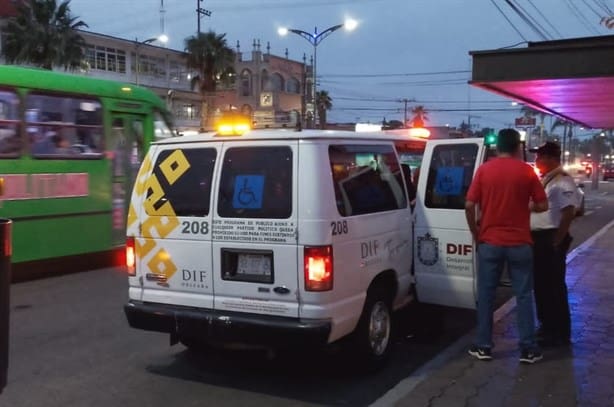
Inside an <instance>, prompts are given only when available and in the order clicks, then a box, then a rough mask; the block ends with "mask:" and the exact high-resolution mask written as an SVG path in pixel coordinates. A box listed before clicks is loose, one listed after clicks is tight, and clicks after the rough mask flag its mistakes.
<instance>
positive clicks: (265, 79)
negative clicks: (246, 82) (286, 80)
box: [260, 69, 272, 92]
mask: <svg viewBox="0 0 614 407" xmlns="http://www.w3.org/2000/svg"><path fill="white" fill-rule="evenodd" d="M271 90H272V89H271V78H270V77H269V72H268V71H267V70H266V69H263V70H262V74H261V75H260V91H261V92H264V91H271Z"/></svg>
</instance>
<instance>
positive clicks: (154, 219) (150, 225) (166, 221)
mask: <svg viewBox="0 0 614 407" xmlns="http://www.w3.org/2000/svg"><path fill="white" fill-rule="evenodd" d="M177 226H179V221H178V220H177V218H176V217H175V216H150V217H148V218H147V220H145V222H143V236H144V237H153V238H155V237H160V238H165V237H166V236H168V234H169V233H171V232H172V231H173V229H175V228H176V227H177ZM154 230H155V231H157V232H158V236H155V235H154V234H153V231H154Z"/></svg>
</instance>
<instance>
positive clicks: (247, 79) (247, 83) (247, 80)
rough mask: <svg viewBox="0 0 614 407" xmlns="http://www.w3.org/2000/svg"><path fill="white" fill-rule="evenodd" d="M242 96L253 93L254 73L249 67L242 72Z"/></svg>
mask: <svg viewBox="0 0 614 407" xmlns="http://www.w3.org/2000/svg"><path fill="white" fill-rule="evenodd" d="M240 86H241V96H251V95H252V73H251V72H250V71H249V70H248V69H244V70H243V71H242V72H241V85H240Z"/></svg>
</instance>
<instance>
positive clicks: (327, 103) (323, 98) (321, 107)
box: [316, 90, 333, 129]
mask: <svg viewBox="0 0 614 407" xmlns="http://www.w3.org/2000/svg"><path fill="white" fill-rule="evenodd" d="M332 107H333V100H332V99H331V97H330V96H329V95H328V92H327V91H325V90H320V91H318V92H316V109H317V111H318V118H319V119H320V128H321V129H325V128H326V112H327V111H328V110H330V109H332Z"/></svg>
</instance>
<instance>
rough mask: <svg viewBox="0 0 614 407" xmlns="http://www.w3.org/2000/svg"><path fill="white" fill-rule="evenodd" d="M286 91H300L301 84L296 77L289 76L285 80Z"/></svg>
mask: <svg viewBox="0 0 614 407" xmlns="http://www.w3.org/2000/svg"><path fill="white" fill-rule="evenodd" d="M286 92H288V93H301V86H300V83H299V81H298V79H296V78H290V79H288V81H287V82H286Z"/></svg>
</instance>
